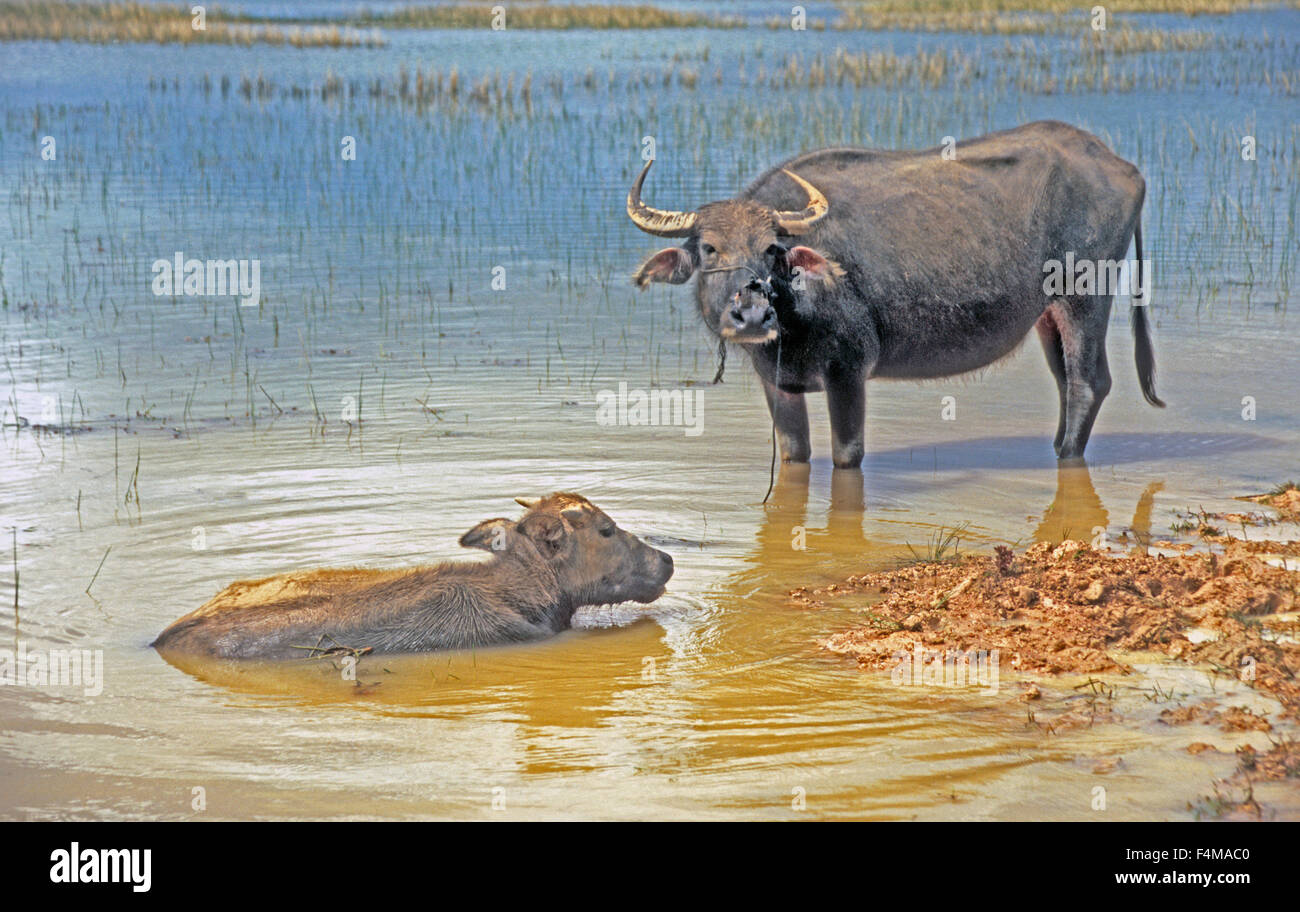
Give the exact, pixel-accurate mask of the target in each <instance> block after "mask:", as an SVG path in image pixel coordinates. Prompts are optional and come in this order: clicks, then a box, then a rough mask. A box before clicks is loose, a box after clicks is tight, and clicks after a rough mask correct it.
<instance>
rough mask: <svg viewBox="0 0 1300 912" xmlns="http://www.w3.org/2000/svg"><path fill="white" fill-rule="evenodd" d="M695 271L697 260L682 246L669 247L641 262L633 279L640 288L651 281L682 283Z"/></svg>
mask: <svg viewBox="0 0 1300 912" xmlns="http://www.w3.org/2000/svg"><path fill="white" fill-rule="evenodd" d="M693 272H695V261H694V260H693V259H692V258H691V255H690V253H688V252H687V251H686V250H684V249H683V248H681V247H667V248H665V249H663V250H660V251H659V252H658V253H656V254H655V255H654V256H652V257H650V259H648V260H646V261H645V262H644V263H642V264H641V268H640V269H638V270H637V271H636V275H635V276H634V277H633V279H632V281H634V282H635V283H636V286H637V287H638V288H645V287H646V286H647V285H649V284H650V283H651V282H668V283H670V284H673V285H680V284H682V283H683V282H685V281H686V280H687V279H689V278H690V277H691V274H692V273H693Z"/></svg>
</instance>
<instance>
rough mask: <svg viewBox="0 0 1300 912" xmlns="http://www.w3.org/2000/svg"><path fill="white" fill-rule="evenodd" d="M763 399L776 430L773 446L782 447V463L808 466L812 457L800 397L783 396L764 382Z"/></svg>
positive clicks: (782, 393) (804, 406)
mask: <svg viewBox="0 0 1300 912" xmlns="http://www.w3.org/2000/svg"><path fill="white" fill-rule="evenodd" d="M763 395H764V396H766V397H767V410H768V411H769V412H771V413H772V424H773V425H775V426H776V442H777V444H778V445H780V447H781V461H782V462H807V461H808V459H809V457H810V456H811V455H812V445H811V444H810V443H809V442H808V406H807V404H806V403H805V402H804V398H803V393H785V392H782V391H781V390H779V389H777V388H776V387H775V386H773V385H772V384H770V383H768V382H767V381H766V380H764V381H763Z"/></svg>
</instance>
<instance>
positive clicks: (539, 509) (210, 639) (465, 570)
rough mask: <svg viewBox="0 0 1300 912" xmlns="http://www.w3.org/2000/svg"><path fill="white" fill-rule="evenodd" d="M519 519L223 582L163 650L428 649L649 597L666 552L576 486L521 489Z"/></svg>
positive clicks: (516, 634) (493, 639) (654, 594)
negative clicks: (373, 561) (434, 555)
mask: <svg viewBox="0 0 1300 912" xmlns="http://www.w3.org/2000/svg"><path fill="white" fill-rule="evenodd" d="M519 503H520V504H522V505H523V506H525V507H527V511H526V512H525V513H524V515H523V517H521V518H520V519H519V520H518V521H517V522H516V521H514V520H510V519H505V518H497V519H489V520H485V521H483V522H481V523H479V524H478V525H476V526H475V527H474V528H473V529H470V530H469V531H468V532H466V533H465V534H464V535H463V536H461V538H460V543H461V544H462V545H464V546H465V547H467V548H481V549H483V550H485V551H488V552H489V553H490V554H491V555H492V559H491V560H489V561H482V562H466V563H444V564H438V565H436V566H432V567H417V568H412V569H409V570H311V571H305V572H301V573H287V574H282V575H280V576H273V577H270V578H268V579H263V580H257V581H245V582H237V583H231V584H230V585H229V586H227V587H226V588H225V589H223V590H222V591H221V592H219V593H218V594H217V595H216V596H215V597H213V598H212V599H211V600H210V601H208V602H207V604H205V605H203V606H202V607H200V608H198V609H196V610H195V611H193V612H191V613H190V614H187V615H186V616H185V617H183V618H180V619H179V620H177V621H175V622H174V623H172V624H171V625H170V626H169V627H168V628H167V629H166V630H164V631H163V632H162V633H161V634H159V636H158V639H157V640H155V641H154V642H153V644H152V645H153V646H154V648H155V649H157V650H158V651H159V652H164V653H183V654H197V655H209V656H215V657H219V658H232V659H235V658H277V659H279V658H295V657H296V658H304V657H309V656H311V655H312V654H313V652H312V650H313V649H328V648H330V647H332V646H335V645H342V646H345V647H347V648H349V649H365V648H367V647H369V648H370V649H372V650H373V651H375V652H429V651H434V650H439V649H466V648H472V647H476V646H491V645H497V644H502V643H512V642H521V641H525V640H535V639H541V638H543V637H548V636H552V635H554V634H556V633H559V632H560V631H562V630H565V629H567V628H568V627H569V625H570V623H571V621H572V619H573V613H574V611H576V610H577V609H578V608H579V607H580V606H582V605H600V604H608V603H613V602H623V601H637V602H651V601H654V600H655V599H656V598H658V597H659V596H660V595H662V594H663V591H664V585H665V584H666V583H667V582H668V580H669V578H670V577H672V574H673V560H672V558H671V557H670V556H669V555H667V554H665V553H664V552H662V551H659V550H657V549H655V548H652V547H650V546H649V545H647V544H645V543H644V542H642V541H641V540H640V539H638V538H637V537H636V536H635V535H632V534H630V533H628V532H624V531H623V530H621V529H619V528H618V527H617V526H616V525H615V524H614V522H613V520H611V519H610V518H609V517H608V516H606V515H605V513H604V512H603V511H601V510H600V508H599V507H597V506H595V505H594V504H592V503H591V502H590V501H589V500H587V499H586V498H585V497H582V496H581V495H578V494H558V493H557V494H552V495H551V496H550V497H546V498H543V499H540V500H523V499H520V500H519Z"/></svg>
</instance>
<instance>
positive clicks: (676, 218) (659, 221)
mask: <svg viewBox="0 0 1300 912" xmlns="http://www.w3.org/2000/svg"><path fill="white" fill-rule="evenodd" d="M654 163H655V160H654V159H653V158H652V159H650V160H649V161H648V162H646V163H645V167H644V168H642V169H641V173H640V174H639V175H637V179H636V183H634V184H633V185H632V189H631V190H629V191H628V194H627V217H628V218H630V219H631V220H632V223H633V224H634V225H636V226H637V227H638V228H640V229H641V230H642V231H644V232H646V233H647V234H656V235H658V236H659V237H686V236H687V235H689V234H690V233H691V231H692V230H693V229H694V228H695V213H694V212H674V211H671V210H668V209H656V208H654V207H653V206H647V205H646V204H645V203H643V202H641V185H642V184H643V183H645V176H646V172H647V171H649V170H650V166H651V165H653V164H654Z"/></svg>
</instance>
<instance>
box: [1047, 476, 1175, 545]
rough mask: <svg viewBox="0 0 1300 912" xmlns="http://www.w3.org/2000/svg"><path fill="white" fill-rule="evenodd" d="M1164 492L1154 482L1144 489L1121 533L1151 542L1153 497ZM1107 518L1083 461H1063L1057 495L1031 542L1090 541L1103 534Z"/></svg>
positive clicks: (1143, 542) (1160, 483)
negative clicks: (1131, 516)
mask: <svg viewBox="0 0 1300 912" xmlns="http://www.w3.org/2000/svg"><path fill="white" fill-rule="evenodd" d="M1163 489H1164V482H1160V481H1153V482H1151V483H1150V484H1148V485H1147V486H1146V489H1145V490H1144V491H1143V492H1142V496H1141V497H1140V498H1139V499H1138V502H1137V506H1136V507H1135V508H1134V511H1133V521H1132V523H1130V524H1129V526H1128V528H1127V529H1126V530H1124V531H1126V532H1130V533H1132V534H1133V536H1134V537H1135V538H1136V539H1137V540H1138V541H1139V542H1140V543H1142V544H1143V545H1145V544H1146V543H1147V542H1149V541H1150V540H1151V511H1152V508H1153V505H1154V503H1155V496H1156V494H1158V493H1159V492H1160V491H1162V490H1163ZM1109 525H1110V519H1109V517H1108V515H1107V513H1106V507H1105V506H1104V505H1103V504H1102V502H1101V498H1100V497H1098V496H1097V489H1096V488H1094V487H1093V484H1092V475H1091V473H1090V472H1089V471H1088V466H1087V465H1085V464H1084V463H1082V462H1071V461H1065V462H1062V463H1061V464H1060V465H1058V466H1057V469H1056V496H1055V497H1054V498H1053V499H1052V503H1051V506H1049V507H1048V508H1047V509H1046V510H1045V511H1044V512H1043V519H1042V522H1040V523H1039V524H1038V528H1037V529H1035V530H1034V541H1036V542H1049V543H1053V544H1055V543H1057V542H1062V541H1065V540H1066V539H1067V538H1073V539H1077V540H1080V541H1093V540H1095V539H1096V538H1097V537H1098V536H1099V535H1102V534H1104V533H1105V532H1106V529H1107V528H1108V526H1109Z"/></svg>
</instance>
